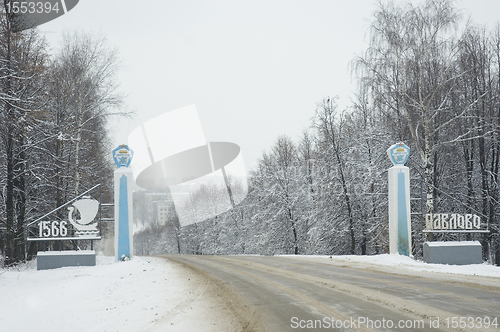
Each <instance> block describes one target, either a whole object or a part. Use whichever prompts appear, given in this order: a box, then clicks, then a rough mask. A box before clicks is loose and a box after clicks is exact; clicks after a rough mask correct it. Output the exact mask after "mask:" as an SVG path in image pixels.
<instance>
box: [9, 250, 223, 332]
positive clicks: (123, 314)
mask: <svg viewBox="0 0 500 332" xmlns="http://www.w3.org/2000/svg"><path fill="white" fill-rule="evenodd" d="M193 282H194V281H192V280H191V279H189V276H188V275H186V274H185V271H183V270H181V269H178V268H176V267H174V266H173V265H172V264H171V263H169V262H168V261H166V260H165V259H162V258H158V257H134V258H133V259H132V260H130V261H125V262H117V263H115V262H114V259H113V258H112V257H104V256H100V255H98V256H97V265H96V266H93V267H64V268H59V269H53V270H41V271H37V270H36V261H33V262H30V263H29V264H27V265H23V266H22V267H21V268H19V269H10V270H8V271H5V270H3V271H2V270H0V294H1V295H0V312H1V314H0V330H1V331H10V332H13V331H31V330H33V331H37V332H45V331H47V332H48V331H50V332H53V331H85V332H89V331H99V332H101V331H120V332H122V331H157V330H158V331H164V330H165V328H164V326H165V325H168V327H169V328H168V330H169V331H190V330H191V331H193V330H196V331H204V330H206V331H208V329H205V328H204V327H203V326H204V325H206V324H211V325H212V326H213V325H214V323H216V322H212V321H210V316H209V315H210V314H211V313H210V311H209V310H207V308H208V307H209V306H207V304H206V303H205V302H204V301H203V300H201V301H199V300H200V299H198V297H200V296H199V295H196V296H192V294H193V293H196V292H194V291H193V290H196V289H197V288H200V287H201V288H202V287H203V285H197V284H191V283H193ZM202 293H203V289H200V290H199V292H198V294H202ZM207 316H208V318H207ZM200 317H201V318H200ZM197 318H198V319H201V320H202V321H201V322H200V324H202V325H201V326H196V324H194V323H193V321H194V322H196V319H197ZM217 318H220V317H217V316H215V317H214V318H213V319H217ZM162 327H163V328H162ZM193 327H194V329H193Z"/></svg>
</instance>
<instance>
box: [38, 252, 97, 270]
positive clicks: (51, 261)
mask: <svg viewBox="0 0 500 332" xmlns="http://www.w3.org/2000/svg"><path fill="white" fill-rule="evenodd" d="M64 266H95V251H94V250H79V251H75V250H64V251H39V252H38V253H37V259H36V269H37V270H48V269H57V268H60V267H64Z"/></svg>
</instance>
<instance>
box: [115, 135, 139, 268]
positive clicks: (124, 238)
mask: <svg viewBox="0 0 500 332" xmlns="http://www.w3.org/2000/svg"><path fill="white" fill-rule="evenodd" d="M132 156H133V151H132V150H130V149H129V148H128V146H126V145H121V146H119V147H118V148H116V149H115V150H113V158H114V160H115V163H116V165H117V166H118V169H117V170H115V173H114V189H115V260H116V261H119V260H122V259H124V258H125V257H127V258H129V259H131V258H132V254H133V252H134V242H133V240H134V238H133V223H132V221H133V220H134V214H133V196H132V195H133V192H132V189H133V186H134V178H133V172H132V169H131V168H129V167H128V166H129V165H130V161H131V160H132Z"/></svg>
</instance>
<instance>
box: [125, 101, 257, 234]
mask: <svg viewBox="0 0 500 332" xmlns="http://www.w3.org/2000/svg"><path fill="white" fill-rule="evenodd" d="M128 145H129V146H130V147H131V148H133V149H134V151H135V154H134V159H133V160H132V163H131V165H130V166H131V168H132V170H133V175H134V178H135V180H136V183H137V185H138V186H140V187H142V188H148V189H154V190H159V191H164V190H166V189H167V187H168V188H169V190H170V193H171V194H172V198H173V201H174V204H175V210H176V211H177V215H178V217H179V223H180V225H181V226H186V225H189V224H192V223H195V222H200V221H203V220H205V219H208V218H212V217H215V216H217V215H218V214H221V213H223V212H225V211H228V210H230V209H231V208H233V207H234V206H235V205H237V204H238V203H240V202H241V201H242V200H243V199H244V198H245V197H246V195H247V177H246V171H245V165H244V163H243V157H242V154H241V151H240V147H239V146H238V145H237V144H234V143H230V142H207V141H206V140H205V136H204V133H203V128H202V127H201V123H200V120H199V117H198V113H197V111H196V107H195V106H194V105H191V106H187V107H183V108H180V109H177V110H174V111H171V112H167V113H165V114H162V115H160V116H157V117H156V118H154V119H151V120H149V121H147V122H145V123H144V124H142V125H141V126H139V127H137V128H136V129H134V130H133V131H132V132H131V134H130V135H129V138H128Z"/></svg>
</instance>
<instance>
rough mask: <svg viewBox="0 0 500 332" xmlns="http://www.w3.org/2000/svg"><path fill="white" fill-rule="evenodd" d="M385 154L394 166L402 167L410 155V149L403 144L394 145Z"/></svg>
mask: <svg viewBox="0 0 500 332" xmlns="http://www.w3.org/2000/svg"><path fill="white" fill-rule="evenodd" d="M387 154H388V155H389V158H390V159H391V161H392V163H393V164H394V165H404V164H405V163H406V161H407V160H408V156H409V155H410V148H409V147H407V146H406V145H405V144H404V143H396V144H394V145H392V146H391V147H390V148H389V149H387Z"/></svg>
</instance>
